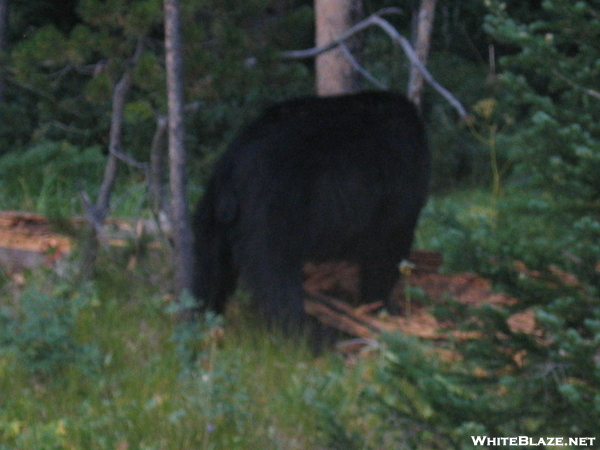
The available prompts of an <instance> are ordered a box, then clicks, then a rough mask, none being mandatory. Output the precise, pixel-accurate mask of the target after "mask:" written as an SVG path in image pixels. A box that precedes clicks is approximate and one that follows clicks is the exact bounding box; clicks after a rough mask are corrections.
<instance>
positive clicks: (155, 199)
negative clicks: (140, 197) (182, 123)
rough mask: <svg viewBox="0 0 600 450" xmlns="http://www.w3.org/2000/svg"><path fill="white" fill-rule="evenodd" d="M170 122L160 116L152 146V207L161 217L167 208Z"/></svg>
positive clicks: (150, 187) (149, 181)
mask: <svg viewBox="0 0 600 450" xmlns="http://www.w3.org/2000/svg"><path fill="white" fill-rule="evenodd" d="M167 126H168V120H167V117H166V116H163V115H159V116H158V117H157V118H156V131H155V132H154V137H153V138H152V145H151V146H150V170H149V180H148V185H149V191H150V198H151V199H152V207H153V209H154V210H155V211H156V213H157V214H158V215H159V216H160V214H162V212H163V211H164V210H165V207H166V198H165V185H164V183H165V179H166V177H165V170H166V167H167V161H166V138H167Z"/></svg>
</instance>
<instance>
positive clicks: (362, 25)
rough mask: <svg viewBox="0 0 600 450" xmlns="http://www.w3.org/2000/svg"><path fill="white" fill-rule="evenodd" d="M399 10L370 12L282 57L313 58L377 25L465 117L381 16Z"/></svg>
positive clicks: (464, 116)
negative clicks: (334, 35) (338, 31)
mask: <svg viewBox="0 0 600 450" xmlns="http://www.w3.org/2000/svg"><path fill="white" fill-rule="evenodd" d="M398 12H399V10H398V9H397V8H385V9H382V10H381V11H379V12H376V13H374V14H372V15H371V16H369V17H367V18H366V19H365V20H362V21H361V22H359V23H357V24H356V25H354V26H353V27H352V28H350V29H349V30H348V31H347V32H346V33H344V34H342V35H341V36H340V37H338V38H337V39H333V40H332V41H331V42H330V43H329V44H327V45H323V46H320V47H313V48H310V49H306V50H293V51H287V52H282V53H281V56H282V57H283V58H288V59H305V58H313V57H315V56H317V55H319V54H321V53H324V52H327V51H329V50H331V49H332V48H335V47H337V46H339V45H341V44H342V43H343V42H344V41H346V40H347V39H349V38H350V37H352V36H353V35H354V34H356V33H359V32H361V31H363V30H365V29H367V28H369V27H371V26H374V25H375V26H377V27H379V28H381V29H382V30H383V31H384V32H385V33H386V34H387V35H388V36H389V37H390V39H392V41H393V42H394V43H396V44H398V45H400V47H402V50H403V51H404V53H405V54H406V56H407V58H408V59H409V61H410V62H411V64H413V65H414V66H415V67H416V68H417V69H418V70H419V71H420V72H421V73H422V74H423V78H425V81H427V82H428V83H429V84H430V85H431V86H432V87H433V88H434V89H435V90H436V91H437V92H439V93H440V94H441V95H442V96H443V97H444V98H445V99H446V100H447V101H448V102H449V103H450V104H451V105H452V106H453V107H454V109H456V111H457V112H458V114H459V115H460V117H461V118H463V119H465V118H467V117H468V113H467V111H466V109H465V108H464V107H463V106H462V104H461V103H460V101H459V100H458V99H457V98H456V97H454V96H453V95H452V94H451V93H450V92H449V91H448V90H447V89H445V88H444V87H443V86H442V85H440V84H439V83H438V82H437V81H435V79H434V78H433V76H432V75H431V74H430V73H429V71H428V70H427V69H426V68H425V66H424V65H423V63H421V61H420V60H419V58H418V56H417V55H416V54H415V51H414V50H413V48H412V46H411V44H410V42H409V41H408V39H406V38H405V37H404V36H402V35H401V34H400V33H399V32H398V31H397V30H396V28H394V26H393V25H392V24H391V23H389V22H388V21H387V20H385V19H383V18H382V17H381V16H383V15H385V14H397V13H398Z"/></svg>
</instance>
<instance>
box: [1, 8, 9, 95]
mask: <svg viewBox="0 0 600 450" xmlns="http://www.w3.org/2000/svg"><path fill="white" fill-rule="evenodd" d="M7 50H8V0H0V102H1V101H4V94H5V90H6V89H5V86H4V58H5V57H6V54H5V53H6V51H7Z"/></svg>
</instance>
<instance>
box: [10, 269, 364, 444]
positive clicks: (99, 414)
mask: <svg viewBox="0 0 600 450" xmlns="http://www.w3.org/2000/svg"><path fill="white" fill-rule="evenodd" d="M43 277H50V278H53V280H54V277H55V275H50V274H44V275H42V278H43ZM39 278H40V276H39V275H38V276H31V277H30V278H29V279H28V281H29V282H30V284H31V283H33V284H34V286H35V288H36V289H39V290H40V291H42V290H44V293H43V299H44V301H45V302H46V303H56V304H61V305H63V304H64V303H65V302H70V301H73V298H74V297H75V296H76V295H78V296H86V301H85V302H84V304H83V306H81V307H79V308H78V309H77V310H76V311H75V312H74V314H75V315H74V317H73V319H74V320H73V326H72V327H70V328H68V329H65V330H63V335H61V336H62V338H61V339H67V338H68V339H72V340H73V341H74V342H77V343H79V344H81V345H84V344H85V345H87V346H88V347H89V348H92V347H93V348H94V349H96V352H95V353H94V355H95V358H96V359H95V360H94V361H95V362H93V363H92V362H90V361H91V359H90V358H89V356H90V355H82V357H81V358H73V357H70V358H69V359H68V358H66V357H65V358H64V360H63V363H64V364H61V365H59V366H58V367H57V366H52V367H53V369H52V370H47V371H44V372H40V371H36V369H35V367H37V366H35V361H33V360H28V359H27V358H28V357H27V355H26V354H25V355H23V354H19V353H17V352H15V351H11V350H10V346H9V345H5V346H4V347H3V348H2V350H1V351H0V392H1V393H2V394H1V395H0V449H1V450H8V449H11V450H21V449H23V450H25V449H27V450H31V449H69V450H71V449H82V450H83V449H86V450H91V449H98V450H100V449H102V450H104V449H106V450H115V449H119V450H123V449H194V450H197V449H213V448H227V449H258V448H259V449H309V448H310V449H318V448H323V447H320V446H322V445H325V444H324V443H326V442H327V441H328V431H327V429H326V423H327V422H328V421H329V420H330V419H331V418H332V417H336V416H337V414H338V412H339V416H340V417H343V414H344V412H343V411H346V412H347V413H349V412H350V411H351V408H350V406H349V405H351V404H354V405H356V404H357V402H356V400H357V397H358V394H359V392H360V390H361V387H360V385H361V383H362V382H363V380H362V378H361V375H360V374H359V373H360V372H359V371H358V369H356V370H357V372H354V369H352V370H350V371H347V368H346V367H345V366H344V364H343V363H341V361H340V360H339V358H338V357H337V356H334V355H329V356H326V357H321V358H318V359H315V358H314V356H312V355H311V354H310V352H309V351H308V350H307V348H306V346H305V345H303V344H301V343H295V342H290V341H289V340H285V339H280V338H279V337H277V336H276V335H274V334H271V333H267V332H266V331H264V330H263V329H262V328H261V327H260V326H258V325H257V324H255V323H253V321H252V320H248V319H245V318H244V315H243V314H241V313H236V312H235V311H234V312H233V313H232V314H231V316H232V317H230V320H228V324H227V326H226V330H225V332H224V333H223V332H220V331H219V329H205V330H201V332H200V333H199V334H198V336H197V340H198V342H197V345H198V347H199V349H200V351H199V356H198V358H197V360H196V362H195V364H194V366H193V367H192V370H184V368H185V366H184V365H182V360H181V358H180V357H179V355H178V350H177V342H176V339H174V336H175V335H176V333H175V332H176V324H175V322H174V321H173V318H172V317H171V315H170V314H169V312H168V310H169V308H168V304H169V303H170V300H169V297H168V295H163V294H159V293H157V295H155V296H150V297H148V296H146V295H143V296H139V297H136V296H132V295H131V293H132V292H136V289H129V290H127V291H125V292H126V293H127V294H126V295H125V296H122V297H120V296H118V295H114V290H113V289H107V290H106V292H108V294H107V293H105V292H104V290H103V287H102V286H96V287H94V288H89V287H88V288H85V289H82V290H80V291H79V290H77V289H75V288H72V289H73V291H72V292H69V293H67V294H66V295H65V292H64V291H65V289H67V288H65V287H64V284H63V285H62V286H63V287H60V286H61V284H60V283H57V282H48V281H46V282H40V281H39ZM54 281H56V280H54ZM57 286H58V287H57ZM67 290H68V289H67ZM75 291H77V292H75ZM137 291H138V292H147V289H145V288H144V289H142V288H140V289H139V290H137ZM24 295H25V290H23V291H22V290H21V288H18V287H15V286H14V285H12V284H11V283H8V285H6V286H5V287H4V289H3V291H2V298H1V299H0V305H1V307H2V308H3V310H4V315H3V317H4V318H5V319H4V320H6V321H13V322H15V321H16V322H18V323H20V324H22V323H24V322H23V321H25V320H28V319H26V318H24V316H22V311H20V305H19V299H20V298H22V297H23V296H24ZM15 299H16V301H15ZM40 314H42V315H43V314H44V313H43V312H40ZM35 320H39V321H43V320H44V317H37V318H35ZM19 321H20V322H19ZM14 329H15V330H17V331H16V332H18V329H19V327H14ZM40 333H42V330H40ZM88 347H86V348H88ZM46 351H47V352H52V351H54V352H58V353H57V354H53V355H52V356H53V357H54V359H53V361H54V360H59V361H60V360H61V359H60V358H61V357H62V354H61V353H60V349H59V350H57V349H54V350H50V349H47V350H46ZM90 365H91V366H93V367H90ZM188 369H189V367H188Z"/></svg>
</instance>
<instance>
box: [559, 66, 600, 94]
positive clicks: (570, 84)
mask: <svg viewBox="0 0 600 450" xmlns="http://www.w3.org/2000/svg"><path fill="white" fill-rule="evenodd" d="M552 73H553V74H554V75H556V76H557V77H558V78H560V79H561V80H563V81H564V82H565V83H567V84H568V85H569V86H571V87H572V88H575V89H577V90H579V91H582V92H583V93H585V94H586V95H589V96H590V97H594V98H596V99H599V100H600V92H598V91H596V90H594V89H589V88H585V87H583V86H580V85H579V84H577V83H575V82H574V81H573V80H570V79H569V78H567V77H566V76H565V75H563V74H562V73H560V72H559V71H558V70H553V71H552Z"/></svg>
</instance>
